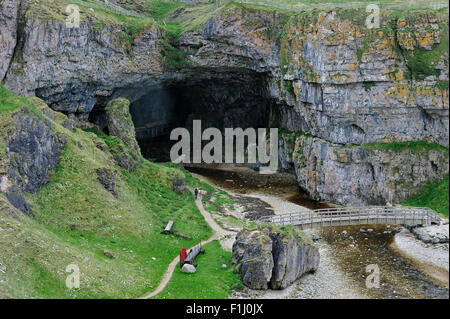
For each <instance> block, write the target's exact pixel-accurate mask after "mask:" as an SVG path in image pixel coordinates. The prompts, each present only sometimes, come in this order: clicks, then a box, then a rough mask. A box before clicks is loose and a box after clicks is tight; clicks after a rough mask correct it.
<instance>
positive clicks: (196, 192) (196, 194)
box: [194, 188, 198, 200]
mask: <svg viewBox="0 0 450 319" xmlns="http://www.w3.org/2000/svg"><path fill="white" fill-rule="evenodd" d="M194 194H195V200H197V197H198V189H197V188H196V189H195V190H194Z"/></svg>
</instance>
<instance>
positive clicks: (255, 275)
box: [232, 227, 320, 289]
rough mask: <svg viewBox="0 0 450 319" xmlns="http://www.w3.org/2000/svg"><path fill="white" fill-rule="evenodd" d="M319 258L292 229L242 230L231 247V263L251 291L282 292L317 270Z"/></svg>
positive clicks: (307, 243)
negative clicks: (304, 275) (269, 290)
mask: <svg viewBox="0 0 450 319" xmlns="http://www.w3.org/2000/svg"><path fill="white" fill-rule="evenodd" d="M319 261H320V255H319V251H318V249H317V248H315V247H314V246H313V245H312V244H311V243H310V242H309V240H307V239H304V238H302V237H301V236H300V235H299V234H298V233H296V232H295V230H293V229H291V228H289V229H278V230H277V229H270V228H267V227H266V228H258V229H256V230H245V229H244V230H242V231H241V232H239V233H238V234H237V236H236V241H235V243H234V244H233V255H232V263H233V264H234V265H235V267H236V268H237V270H238V271H239V273H240V274H241V277H242V281H243V283H244V285H246V286H247V287H249V288H251V289H268V288H271V289H284V288H286V287H288V286H289V285H291V284H292V283H293V282H294V281H296V280H297V279H298V278H300V277H301V276H302V275H303V274H305V273H308V272H314V271H316V270H317V268H318V267H319Z"/></svg>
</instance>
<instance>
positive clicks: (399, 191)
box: [279, 133, 448, 205]
mask: <svg viewBox="0 0 450 319" xmlns="http://www.w3.org/2000/svg"><path fill="white" fill-rule="evenodd" d="M280 140H281V142H280V152H279V154H280V157H281V159H282V165H283V166H284V167H285V168H289V167H293V168H294V169H295V171H296V175H297V180H298V183H299V185H300V186H301V187H302V188H303V189H305V190H307V191H308V193H309V194H310V195H311V196H312V197H313V198H316V199H323V200H327V201H331V202H337V203H340V204H343V205H347V204H351V205H366V204H372V205H385V204H386V203H387V202H389V203H398V202H401V201H404V200H407V199H409V197H410V196H411V194H413V193H416V192H418V191H419V190H420V189H421V187H422V186H423V185H424V184H425V183H426V182H427V181H429V180H433V179H439V178H441V176H443V175H444V174H445V173H447V172H448V149H445V148H444V147H439V146H435V147H431V146H430V145H428V144H425V143H424V144H421V143H412V144H411V147H407V146H404V145H402V144H393V145H391V146H390V144H368V145H361V146H348V147H343V146H341V145H336V144H332V143H330V142H327V141H324V140H322V139H319V138H314V137H311V136H307V135H296V134H294V133H283V134H282V137H281V139H280ZM396 147H397V148H396Z"/></svg>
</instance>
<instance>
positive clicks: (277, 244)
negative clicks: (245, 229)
mask: <svg viewBox="0 0 450 319" xmlns="http://www.w3.org/2000/svg"><path fill="white" fill-rule="evenodd" d="M271 237H272V254H273V260H274V267H273V271H272V279H271V280H270V286H271V288H272V289H284V288H286V287H288V286H289V285H290V284H292V283H293V282H294V281H296V280H297V279H298V278H300V277H301V276H302V275H303V274H305V273H308V272H314V271H316V270H317V268H318V267H319V262H320V254H319V250H318V249H317V248H316V247H314V246H313V245H312V244H310V243H307V240H305V239H303V238H302V237H300V236H297V235H289V234H278V233H272V236H271Z"/></svg>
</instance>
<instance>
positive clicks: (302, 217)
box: [259, 206, 441, 229]
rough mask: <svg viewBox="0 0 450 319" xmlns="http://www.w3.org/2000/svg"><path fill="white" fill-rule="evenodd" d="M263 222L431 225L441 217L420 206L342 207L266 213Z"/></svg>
mask: <svg viewBox="0 0 450 319" xmlns="http://www.w3.org/2000/svg"><path fill="white" fill-rule="evenodd" d="M259 221H260V222H263V223H273V224H275V225H282V226H284V225H294V226H298V227H299V228H301V229H305V228H314V227H327V226H328V227H329V226H349V225H376V224H392V225H410V226H413V225H431V224H439V223H440V221H441V218H440V217H439V215H438V214H437V213H435V212H434V211H433V210H431V209H429V208H421V207H406V206H405V207H403V206H400V207H397V206H396V207H389V206H369V207H343V208H324V209H316V210H311V211H304V212H297V213H290V214H281V215H273V216H266V217H263V218H261V219H259Z"/></svg>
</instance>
